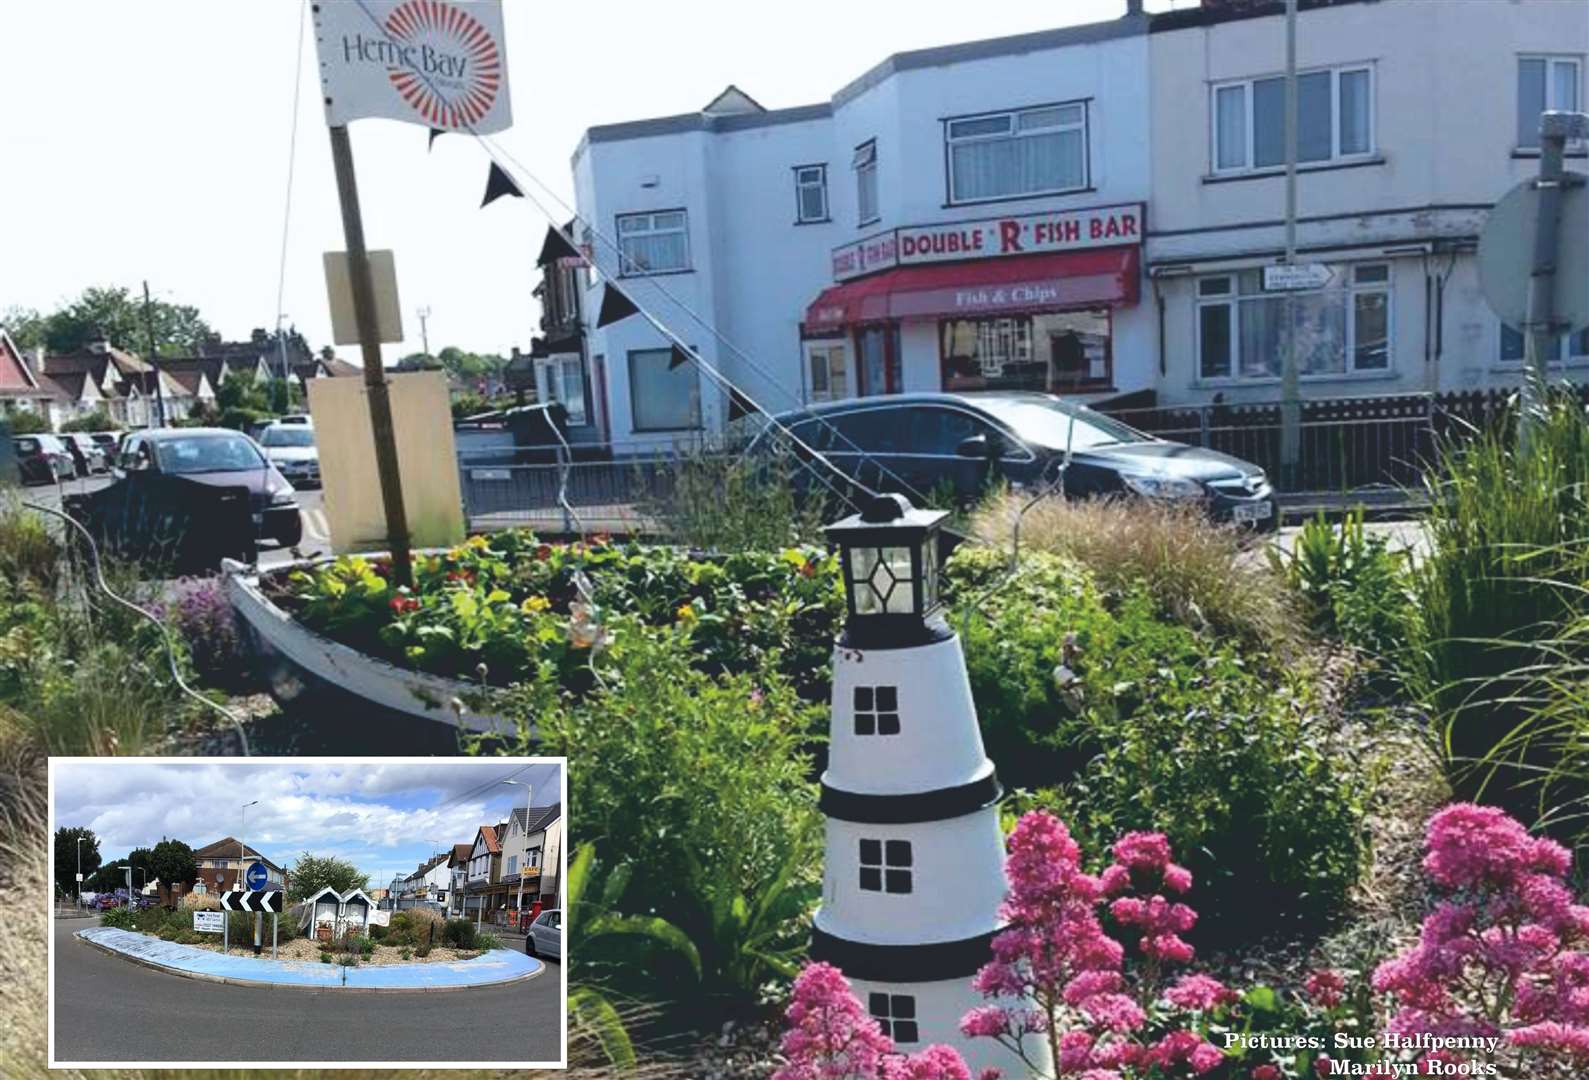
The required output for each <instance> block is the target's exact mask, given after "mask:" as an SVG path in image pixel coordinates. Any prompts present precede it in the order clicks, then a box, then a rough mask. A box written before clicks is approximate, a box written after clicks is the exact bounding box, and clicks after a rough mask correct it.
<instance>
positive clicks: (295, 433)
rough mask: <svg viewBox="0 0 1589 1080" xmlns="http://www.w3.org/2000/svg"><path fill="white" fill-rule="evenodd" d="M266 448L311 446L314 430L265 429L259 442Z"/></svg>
mask: <svg viewBox="0 0 1589 1080" xmlns="http://www.w3.org/2000/svg"><path fill="white" fill-rule="evenodd" d="M259 441H260V442H261V443H263V444H264V445H266V446H313V445H314V429H313V428H307V427H273V428H266V429H265V436H264V438H262V439H260V440H259Z"/></svg>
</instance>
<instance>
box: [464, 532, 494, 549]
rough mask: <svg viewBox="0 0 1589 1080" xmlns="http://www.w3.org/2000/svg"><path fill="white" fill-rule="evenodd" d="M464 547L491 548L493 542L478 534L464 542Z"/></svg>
mask: <svg viewBox="0 0 1589 1080" xmlns="http://www.w3.org/2000/svg"><path fill="white" fill-rule="evenodd" d="M463 546H464V547H469V548H483V547H490V546H491V541H489V540H487V539H486V538H485V537H484V536H482V535H480V534H479V533H476V534H475V535H474V536H471V537H470V538H469V539H467V540H465V541H464V542H463Z"/></svg>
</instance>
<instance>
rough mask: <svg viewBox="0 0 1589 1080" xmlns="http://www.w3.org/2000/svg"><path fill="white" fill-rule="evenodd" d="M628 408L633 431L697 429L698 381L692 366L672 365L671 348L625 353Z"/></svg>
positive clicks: (699, 420)
mask: <svg viewBox="0 0 1589 1080" xmlns="http://www.w3.org/2000/svg"><path fill="white" fill-rule="evenodd" d="M629 408H630V410H631V412H632V414H633V417H634V430H635V431H693V430H694V429H696V428H699V427H700V426H701V381H700V377H699V376H698V375H697V373H696V370H695V365H694V364H692V363H683V364H680V365H678V366H677V367H674V366H673V350H672V349H635V350H633V351H631V352H630V353H629Z"/></svg>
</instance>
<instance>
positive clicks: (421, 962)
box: [49, 758, 567, 1069]
mask: <svg viewBox="0 0 1589 1080" xmlns="http://www.w3.org/2000/svg"><path fill="white" fill-rule="evenodd" d="M566 794H567V791H566V777H565V762H564V759H562V758H494V759H491V760H487V761H469V760H455V761H446V760H436V759H425V760H420V759H403V758H397V759H392V758H380V759H373V760H358V759H352V760H349V759H335V760H333V759H329V758H250V759H246V760H242V759H239V760H222V761H217V760H214V759H211V760H206V761H193V760H185V759H169V758H166V759H162V758H52V759H51V760H50V767H49V798H50V831H51V835H52V837H53V841H52V843H53V852H52V855H53V882H52V889H51V896H50V900H49V903H50V905H51V935H50V1065H51V1067H74V1068H126V1067H167V1068H169V1067H182V1068H206V1067H210V1066H212V1065H226V1066H236V1065H248V1066H256V1067H267V1068H268V1067H277V1066H284V1067H294V1068H301V1067H304V1066H315V1065H326V1066H348V1065H366V1066H368V1065H387V1064H402V1065H405V1066H458V1065H469V1066H475V1067H483V1068H503V1069H506V1068H515V1069H519V1068H562V1067H564V1066H565V1065H566V1061H567V1031H566V1024H565V1016H566V1011H567V1010H566V1007H565V1004H566V999H567V982H566V978H565V974H564V967H563V945H562V918H561V915H562V903H563V889H564V883H565V881H566V877H567V874H566V866H567V859H566V853H565V848H564V844H563V836H564V820H563V814H564V807H565V805H566ZM454 991H462V992H454Z"/></svg>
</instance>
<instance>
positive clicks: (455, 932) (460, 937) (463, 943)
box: [443, 919, 475, 949]
mask: <svg viewBox="0 0 1589 1080" xmlns="http://www.w3.org/2000/svg"><path fill="white" fill-rule="evenodd" d="M443 936H444V939H445V940H446V942H447V945H448V946H449V947H450V948H454V949H472V948H474V947H475V926H474V923H472V922H470V921H469V920H468V919H448V920H447V924H446V927H445V929H444V931H443Z"/></svg>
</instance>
